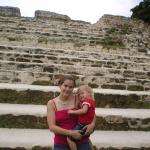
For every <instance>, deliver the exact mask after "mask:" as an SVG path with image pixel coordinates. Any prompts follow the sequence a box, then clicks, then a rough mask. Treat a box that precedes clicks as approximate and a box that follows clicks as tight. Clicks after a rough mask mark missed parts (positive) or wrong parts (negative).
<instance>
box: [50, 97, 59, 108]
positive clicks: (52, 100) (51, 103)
mask: <svg viewBox="0 0 150 150" xmlns="http://www.w3.org/2000/svg"><path fill="white" fill-rule="evenodd" d="M57 99H58V98H57V97H55V98H54V99H50V100H49V101H48V102H47V106H49V105H50V106H51V105H53V104H54V102H56V101H57Z"/></svg>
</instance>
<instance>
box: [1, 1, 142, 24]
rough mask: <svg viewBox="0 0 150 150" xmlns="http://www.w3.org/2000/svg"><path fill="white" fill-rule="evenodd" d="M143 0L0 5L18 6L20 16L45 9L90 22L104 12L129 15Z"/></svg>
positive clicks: (39, 2)
mask: <svg viewBox="0 0 150 150" xmlns="http://www.w3.org/2000/svg"><path fill="white" fill-rule="evenodd" d="M141 1H143V0H0V6H15V7H19V8H20V11H21V15H22V16H28V17H33V16H34V12H35V10H46V11H51V12H55V13H59V14H64V15H67V16H69V17H70V18H71V19H73V20H82V21H87V22H91V23H95V22H96V21H98V20H99V19H100V18H101V17H102V16H103V15H104V14H111V15H121V16H126V17H130V16H131V14H132V12H131V11H130V9H131V8H133V7H135V6H136V5H138V4H139V3H140V2H141Z"/></svg>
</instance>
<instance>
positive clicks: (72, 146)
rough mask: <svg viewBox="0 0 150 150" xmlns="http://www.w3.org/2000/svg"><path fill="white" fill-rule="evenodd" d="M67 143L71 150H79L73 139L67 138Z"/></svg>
mask: <svg viewBox="0 0 150 150" xmlns="http://www.w3.org/2000/svg"><path fill="white" fill-rule="evenodd" d="M67 142H68V144H69V147H70V149H71V150H77V145H76V143H75V142H74V141H72V140H71V139H69V138H68V137H67Z"/></svg>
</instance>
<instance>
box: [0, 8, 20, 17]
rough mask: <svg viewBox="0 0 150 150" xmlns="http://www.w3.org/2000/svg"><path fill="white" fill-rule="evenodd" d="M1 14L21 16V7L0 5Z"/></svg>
mask: <svg viewBox="0 0 150 150" xmlns="http://www.w3.org/2000/svg"><path fill="white" fill-rule="evenodd" d="M0 16H9V17H20V16H21V13H20V9H19V8H17V7H9V6H0Z"/></svg>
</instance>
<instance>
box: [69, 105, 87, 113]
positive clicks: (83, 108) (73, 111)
mask: <svg viewBox="0 0 150 150" xmlns="http://www.w3.org/2000/svg"><path fill="white" fill-rule="evenodd" d="M88 108H89V105H87V104H84V105H83V107H82V108H80V109H78V110H69V111H68V113H69V114H75V115H81V114H86V113H87V111H88Z"/></svg>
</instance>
